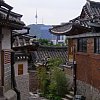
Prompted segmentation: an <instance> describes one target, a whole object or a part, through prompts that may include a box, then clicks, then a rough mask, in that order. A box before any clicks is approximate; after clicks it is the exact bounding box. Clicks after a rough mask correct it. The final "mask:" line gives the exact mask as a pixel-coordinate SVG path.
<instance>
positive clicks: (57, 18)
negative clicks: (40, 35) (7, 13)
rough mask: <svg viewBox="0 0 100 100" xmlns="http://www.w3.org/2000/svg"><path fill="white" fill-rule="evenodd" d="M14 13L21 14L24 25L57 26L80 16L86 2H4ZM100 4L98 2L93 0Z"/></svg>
mask: <svg viewBox="0 0 100 100" xmlns="http://www.w3.org/2000/svg"><path fill="white" fill-rule="evenodd" d="M4 1H5V2H6V3H7V4H9V5H11V6H12V7H13V10H12V11H14V12H16V13H19V14H22V15H23V17H22V21H24V22H25V24H26V25H29V24H35V23H36V18H35V15H36V10H37V16H38V18H37V23H38V24H46V25H59V24H61V23H65V22H68V21H69V20H71V19H73V18H75V17H77V16H79V15H80V13H81V10H82V7H83V6H84V5H85V3H86V0H4ZM93 1H97V2H100V0H93Z"/></svg>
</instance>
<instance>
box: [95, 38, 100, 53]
mask: <svg viewBox="0 0 100 100" xmlns="http://www.w3.org/2000/svg"><path fill="white" fill-rule="evenodd" d="M94 53H97V54H100V37H96V38H94Z"/></svg>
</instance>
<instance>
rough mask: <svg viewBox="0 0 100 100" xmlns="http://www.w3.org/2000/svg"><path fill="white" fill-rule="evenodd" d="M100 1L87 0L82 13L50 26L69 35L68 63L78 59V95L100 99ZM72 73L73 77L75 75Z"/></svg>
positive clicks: (55, 30) (55, 32)
mask: <svg viewBox="0 0 100 100" xmlns="http://www.w3.org/2000/svg"><path fill="white" fill-rule="evenodd" d="M99 11H100V3H99V2H94V1H90V0H87V2H86V4H85V5H84V6H83V9H82V12H81V14H80V16H78V17H77V18H75V19H73V20H71V21H69V22H68V23H66V24H64V25H59V26H56V27H53V28H52V29H50V31H51V32H52V33H53V34H59V35H61V34H62V35H64V34H65V35H66V36H67V38H68V57H69V62H70V61H72V62H73V63H74V62H76V65H77V66H76V68H74V67H73V70H74V71H75V72H76V74H75V73H74V75H75V78H76V79H75V81H76V88H75V89H76V94H78V95H83V96H85V97H86V100H100V78H99V77H100V61H99V59H100V52H99V46H100V19H99V15H100V12H99ZM74 75H73V76H74Z"/></svg>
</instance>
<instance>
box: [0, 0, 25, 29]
mask: <svg viewBox="0 0 100 100" xmlns="http://www.w3.org/2000/svg"><path fill="white" fill-rule="evenodd" d="M11 9H12V7H11V6H9V5H8V4H6V3H5V2H3V1H0V25H8V26H12V27H14V26H13V25H15V26H16V27H17V25H18V26H24V25H25V24H24V22H23V21H21V17H22V15H20V14H17V13H14V12H11Z"/></svg>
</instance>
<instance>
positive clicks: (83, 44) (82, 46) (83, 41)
mask: <svg viewBox="0 0 100 100" xmlns="http://www.w3.org/2000/svg"><path fill="white" fill-rule="evenodd" d="M77 47H78V48H77V51H78V52H84V53H86V52H87V38H79V39H78V46H77Z"/></svg>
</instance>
